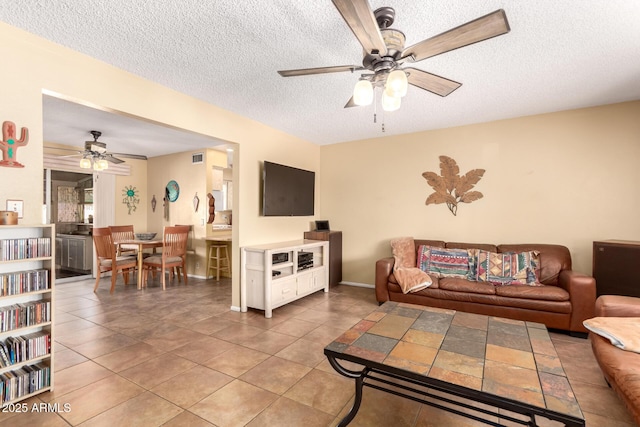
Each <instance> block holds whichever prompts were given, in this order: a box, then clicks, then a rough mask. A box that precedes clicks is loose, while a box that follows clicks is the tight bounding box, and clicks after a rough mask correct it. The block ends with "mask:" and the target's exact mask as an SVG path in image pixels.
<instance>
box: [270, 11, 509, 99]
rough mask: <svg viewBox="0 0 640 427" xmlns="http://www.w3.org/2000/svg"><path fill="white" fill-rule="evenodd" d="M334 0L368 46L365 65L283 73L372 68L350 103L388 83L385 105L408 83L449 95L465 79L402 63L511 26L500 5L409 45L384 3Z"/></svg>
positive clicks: (399, 95) (497, 33)
mask: <svg viewBox="0 0 640 427" xmlns="http://www.w3.org/2000/svg"><path fill="white" fill-rule="evenodd" d="M332 1H333V4H334V6H335V7H336V8H337V9H338V11H339V12H340V14H341V15H342V17H343V18H344V20H345V22H346V23H347V25H348V26H349V28H351V31H352V32H353V34H354V35H355V36H356V38H357V39H358V41H359V42H360V44H361V45H362V47H363V48H364V58H363V60H362V66H359V65H339V66H333V67H319V68H304V69H298V70H283V71H278V73H279V74H280V75H281V76H283V77H292V76H305V75H311V74H325V73H338V72H343V71H351V72H355V71H361V70H366V71H368V72H369V73H366V74H362V75H361V77H360V80H359V81H358V83H357V84H356V87H355V89H354V93H353V96H352V97H351V99H349V102H347V104H346V105H345V106H344V107H345V108H349V107H355V106H359V105H369V104H371V102H372V101H373V97H374V88H376V87H380V88H384V90H383V93H382V107H383V109H384V110H385V111H394V110H397V109H398V108H399V107H400V98H402V97H403V96H404V95H405V94H406V91H407V85H408V84H411V85H413V86H416V87H419V88H420V89H424V90H426V91H429V92H432V93H435V94H436V95H440V96H443V97H444V96H447V95H449V94H450V93H451V92H453V91H454V90H456V89H457V88H459V87H460V86H461V85H462V84H461V83H458V82H455V81H453V80H449V79H446V78H444V77H440V76H437V75H435V74H431V73H428V72H426V71H422V70H419V69H417V68H413V67H403V65H404V64H405V63H413V62H418V61H422V60H423V59H427V58H431V57H432V56H436V55H439V54H441V53H445V52H449V51H451V50H454V49H458V48H461V47H464V46H468V45H470V44H473V43H477V42H481V41H483V40H487V39H490V38H492V37H496V36H500V35H502V34H506V33H508V32H509V30H510V28H509V23H508V22H507V16H506V14H505V12H504V10H502V9H499V10H496V11H495V12H492V13H490V14H488V15H485V16H482V17H480V18H478V19H475V20H473V21H470V22H467V23H466V24H463V25H460V26H459V27H456V28H453V29H451V30H449V31H446V32H444V33H442V34H439V35H437V36H434V37H431V38H428V39H426V40H423V41H421V42H419V43H416V44H414V45H412V46H409V47H407V48H405V47H404V42H405V35H404V33H402V32H401V31H399V30H396V29H393V28H390V26H391V25H392V24H393V21H394V19H395V10H394V9H393V8H391V7H381V8H379V9H376V10H375V11H372V10H371V7H370V5H369V2H368V1H367V0H332Z"/></svg>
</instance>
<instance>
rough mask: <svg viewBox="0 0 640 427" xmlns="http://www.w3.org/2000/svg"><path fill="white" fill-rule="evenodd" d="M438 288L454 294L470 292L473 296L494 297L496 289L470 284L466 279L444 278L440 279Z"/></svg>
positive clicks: (481, 283)
mask: <svg viewBox="0 0 640 427" xmlns="http://www.w3.org/2000/svg"><path fill="white" fill-rule="evenodd" d="M438 286H439V287H440V289H445V290H447V291H456V292H472V293H475V294H485V295H495V294H496V287H495V286H493V285H492V284H490V283H483V282H472V281H470V280H467V279H458V278H455V277H444V278H442V279H440V281H439V283H438Z"/></svg>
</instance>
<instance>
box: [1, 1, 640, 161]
mask: <svg viewBox="0 0 640 427" xmlns="http://www.w3.org/2000/svg"><path fill="white" fill-rule="evenodd" d="M370 3H371V6H372V8H373V9H375V8H378V7H381V6H391V7H393V8H395V10H396V21H395V23H394V25H393V27H394V28H397V29H400V30H402V31H403V32H404V33H405V35H406V38H407V41H406V45H407V46H409V45H412V44H414V43H417V42H419V41H421V40H423V39H425V38H429V37H431V36H434V35H436V34H439V33H441V32H443V31H446V30H448V29H450V28H452V27H455V26H458V25H461V24H463V23H465V22H468V21H470V20H473V19H475V18H478V17H480V16H483V15H485V14H487V13H489V12H492V11H494V10H496V9H500V8H502V9H504V10H505V12H506V15H507V18H508V20H509V23H510V26H511V32H510V33H508V34H506V35H503V36H500V37H497V38H494V39H491V40H488V41H484V42H481V43H478V44H475V45H471V46H467V47H465V48H462V49H458V50H455V51H451V52H448V53H445V54H442V55H439V56H436V57H433V58H429V59H427V60H424V61H421V62H418V63H417V65H416V67H417V68H420V69H423V70H425V71H429V72H431V73H434V74H438V75H441V76H443V77H446V78H449V79H451V80H455V81H458V82H461V83H462V84H463V85H462V87H461V88H460V89H458V90H456V91H455V92H453V93H452V94H451V95H450V96H448V97H446V98H441V97H439V96H436V95H433V94H431V93H429V92H425V91H423V90H420V89H418V88H415V87H410V88H409V93H408V94H407V96H406V97H405V98H403V104H402V107H401V108H400V110H398V111H396V112H393V113H386V114H382V112H381V111H378V123H376V124H374V123H373V113H374V109H373V107H359V108H350V109H344V108H343V106H344V104H345V103H346V102H347V100H348V99H349V97H350V96H351V93H352V90H353V86H354V85H355V83H356V81H357V79H358V75H357V74H351V73H348V72H347V73H335V74H325V75H317V76H305V77H290V78H283V77H280V76H279V75H278V74H277V72H276V71H277V70H283V69H297V68H308V67H321V66H332V65H351V64H355V65H359V64H360V62H361V59H362V48H361V47H360V45H359V43H358V42H357V40H356V39H355V37H354V36H353V34H352V33H351V31H350V30H349V28H348V27H347V26H346V24H345V22H344V21H343V19H342V17H341V16H340V14H339V12H338V11H337V10H336V9H335V7H334V6H333V4H332V3H331V1H330V0H314V1H310V0H270V1H268V2H267V1H259V0H245V1H238V0H216V1H214V2H206V1H202V0H180V1H161V2H160V1H158V2H149V1H131V0H111V1H104V0H84V1H44V2H43V1H42V0H4V1H3V2H2V7H1V8H0V20H2V21H4V22H6V23H8V24H10V25H13V26H16V27H19V28H22V29H24V30H26V31H29V32H32V33H34V34H37V35H40V36H42V37H44V38H46V39H49V40H52V41H54V42H56V43H59V44H61V45H64V46H67V47H70V48H72V49H74V50H77V51H80V52H83V53H85V54H87V55H89V56H92V57H95V58H98V59H100V60H102V61H105V62H107V63H110V64H113V65H115V66H117V67H119V68H122V69H124V70H127V71H129V72H132V73H134V74H136V75H139V76H142V77H144V78H147V79H149V80H152V81H156V82H158V83H160V84H163V85H165V86H168V87H171V88H173V89H176V90H178V91H180V92H183V93H186V94H189V95H192V96H194V97H196V98H199V99H202V100H205V101H207V102H210V103H211V104H215V105H217V106H220V107H223V108H225V109H228V110H231V111H233V112H236V113H238V114H241V115H243V116H246V117H250V118H252V119H254V120H257V121H259V122H262V123H265V124H267V125H270V126H272V127H275V128H278V129H281V130H283V131H285V132H288V133H290V134H293V135H296V136H298V137H301V138H304V139H306V140H309V141H312V142H315V143H317V144H330V143H337V142H343V141H350V140H357V139H363V138H373V137H379V136H388V135H395V134H401V133H410V132H416V131H421V130H428V129H437V128H444V127H451V126H457V125H464V124H470V123H478V122H486V121H492V120H498V119H504V118H511V117H518V116H524V115H531V114H539V113H544V112H552V111H559V110H565V109H573V108H579V107H586V106H593V105H601V104H609V103H615V102H622V101H629V100H637V99H640V62H639V61H638V58H639V54H640V2H638V1H637V0H610V1H602V0H582V1H575V0H536V1H516V0H503V1H497V0H496V1H492V0H486V1H473V2H471V1H451V0H431V1H427V0H372V1H370ZM378 110H380V109H378ZM76 118H77V117H76ZM50 119H53V115H52V114H51V115H50V114H49V112H48V111H47V108H46V105H45V120H46V121H49V120H50ZM55 119H56V120H57V121H59V122H62V121H63V120H64V119H63V118H61V117H59V115H58V116H57V117H55ZM382 121H384V123H385V128H386V132H385V133H382V130H381V122H382ZM51 126H52V125H50V124H48V123H45V132H47V129H51ZM132 126H133V125H132ZM107 136H108V135H107V133H106V132H105V136H104V137H105V141H107V142H109V141H108V138H107ZM46 137H47V135H46V134H45V138H46ZM82 138H83V139H82V140H83V141H84V140H85V139H86V138H85V137H84V136H83V137H82ZM114 151H119V150H114ZM130 151H131V150H130ZM145 154H151V155H152V154H153V153H152V152H151V153H150V152H148V150H147V153H145Z"/></svg>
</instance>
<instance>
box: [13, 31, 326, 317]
mask: <svg viewBox="0 0 640 427" xmlns="http://www.w3.org/2000/svg"><path fill="white" fill-rule="evenodd" d="M0 40H2V43H0V55H1V56H2V57H3V58H6V61H7V64H10V66H5V67H0V81H2V103H0V117H1V120H2V121H4V120H11V121H13V122H15V123H16V125H17V126H18V127H22V126H25V127H28V128H29V131H30V142H29V145H28V146H26V147H23V148H20V149H19V150H18V160H19V161H21V162H23V163H24V165H25V167H24V168H22V169H11V168H4V167H0V180H2V182H3V185H2V187H1V188H0V205H2V204H4V203H5V200H6V199H22V200H24V202H25V218H24V219H23V220H21V222H22V223H25V224H28V223H39V222H40V221H41V219H40V210H41V205H42V167H43V166H42V165H43V161H42V152H43V143H42V134H43V132H42V93H43V91H46V93H47V94H50V95H56V94H58V95H60V96H63V97H65V98H66V99H69V100H74V101H80V102H83V103H86V104H87V105H91V106H99V107H103V108H108V109H110V110H113V111H117V112H124V113H127V114H131V115H133V116H137V117H142V118H145V119H149V120H153V121H155V122H159V123H166V124H168V125H171V126H175V127H178V128H182V129H187V130H190V131H194V132H197V133H200V134H203V135H210V136H213V137H216V138H219V139H222V140H226V141H231V142H235V143H237V144H238V148H239V149H238V152H237V153H235V156H234V174H237V180H236V188H235V190H236V191H235V197H234V209H233V210H234V223H235V224H236V225H238V227H236V228H235V229H234V244H233V250H234V252H235V253H239V249H238V248H239V247H240V246H244V245H250V244H254V243H263V242H265V241H271V240H274V239H277V240H279V239H285V240H286V239H292V238H300V237H301V236H302V233H303V231H305V230H307V229H308V222H309V218H307V219H295V220H288V219H275V220H270V219H266V218H263V217H260V216H259V196H258V195H257V194H258V189H259V183H260V177H259V164H260V161H262V160H265V159H266V160H273V161H277V162H281V163H288V164H291V165H292V166H296V167H301V168H309V169H314V170H318V169H319V155H320V148H319V147H318V146H316V145H314V144H311V143H309V142H306V141H303V140H300V139H298V138H295V137H293V136H291V135H288V134H285V133H283V132H281V131H278V130H275V129H273V128H270V127H268V126H265V125H263V124H261V123H258V122H255V121H252V120H249V119H247V118H245V117H242V116H239V115H237V114H233V113H231V112H229V111H226V110H223V109H221V108H219V107H216V106H213V105H211V104H207V103H205V102H202V101H200V100H198V99H195V98H193V97H189V96H186V95H184V94H181V93H178V92H176V91H173V90H171V89H168V88H166V87H163V86H161V85H158V84H155V83H153V82H150V81H148V80H145V79H142V78H140V77H137V76H135V75H132V74H130V73H127V72H124V71H122V70H120V69H117V68H115V67H112V66H109V65H107V64H105V63H103V62H101V61H97V60H95V59H92V58H90V57H88V56H86V55H82V54H79V53H77V52H74V51H71V50H69V49H66V48H63V47H61V46H59V45H56V44H53V43H50V42H48V41H46V40H44V39H41V38H39V37H36V36H33V35H31V34H28V33H26V32H24V31H21V30H18V29H16V28H13V27H11V26H9V25H6V24H4V23H0ZM203 148H204V147H203ZM149 173H150V174H151V173H153V172H152V171H151V170H149ZM234 178H235V176H234ZM162 184H163V185H166V182H163V183H162ZM153 185H155V183H154V184H153ZM158 185H159V184H158ZM147 190H148V194H152V193H153V192H157V191H158V189H157V188H156V187H153V186H152V184H151V183H150V184H149V186H148V189H147ZM191 191H192V190H190V189H187V196H188V197H189V198H192V197H193V195H191V194H190V193H191ZM156 194H157V193H156ZM144 203H148V201H144ZM160 208H162V205H160ZM311 219H313V218H311ZM149 226H150V227H151V226H156V224H155V223H153V224H149ZM238 259H239V257H234V263H233V268H234V272H235V273H234V275H233V296H232V305H233V306H236V307H239V305H240V298H239V274H237V272H238V264H237V261H236V260H238Z"/></svg>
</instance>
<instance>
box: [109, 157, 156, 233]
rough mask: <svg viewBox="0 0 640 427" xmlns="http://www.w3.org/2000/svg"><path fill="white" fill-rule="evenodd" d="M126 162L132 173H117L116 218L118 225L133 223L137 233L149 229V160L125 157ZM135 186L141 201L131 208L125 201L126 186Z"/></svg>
mask: <svg viewBox="0 0 640 427" xmlns="http://www.w3.org/2000/svg"><path fill="white" fill-rule="evenodd" d="M123 160H125V163H126V164H127V165H129V167H130V175H129V176H122V175H116V188H115V192H116V194H115V199H116V206H115V218H116V222H115V223H116V225H130V224H131V225H133V229H134V230H135V231H136V233H138V232H140V233H142V232H145V231H147V211H151V202H150V201H151V196H149V192H148V191H147V162H145V161H144V160H135V159H124V158H123ZM130 187H134V188H135V191H137V194H138V199H140V203H138V204H137V205H136V209H135V211H134V210H131V213H129V209H128V208H127V205H126V204H125V203H123V201H124V198H125V196H124V192H125V188H130Z"/></svg>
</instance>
